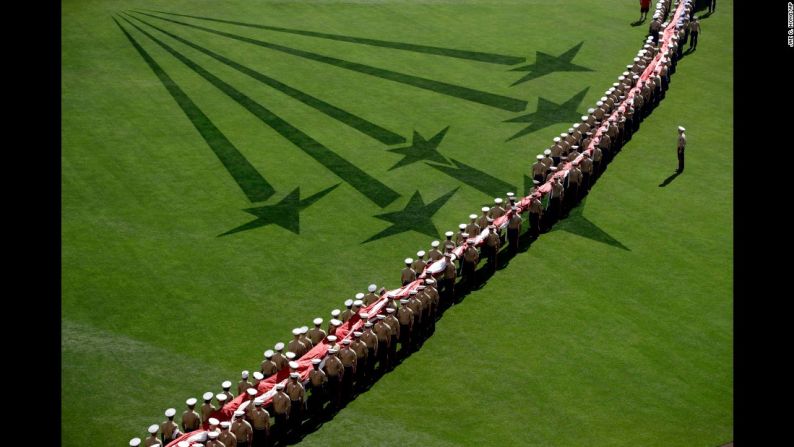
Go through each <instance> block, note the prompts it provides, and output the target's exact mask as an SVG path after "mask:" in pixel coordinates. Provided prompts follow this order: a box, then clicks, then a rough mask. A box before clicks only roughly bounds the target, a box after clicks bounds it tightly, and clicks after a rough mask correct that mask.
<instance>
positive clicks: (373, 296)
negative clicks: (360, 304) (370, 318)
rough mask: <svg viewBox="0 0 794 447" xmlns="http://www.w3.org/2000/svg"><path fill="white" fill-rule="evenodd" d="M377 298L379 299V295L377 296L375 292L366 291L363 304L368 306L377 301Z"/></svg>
mask: <svg viewBox="0 0 794 447" xmlns="http://www.w3.org/2000/svg"><path fill="white" fill-rule="evenodd" d="M379 299H380V297H379V296H378V295H377V294H376V293H375V292H369V293H368V294H367V295H366V296H365V297H364V305H365V306H369V305H370V304H372V303H374V302H376V301H378V300H379Z"/></svg>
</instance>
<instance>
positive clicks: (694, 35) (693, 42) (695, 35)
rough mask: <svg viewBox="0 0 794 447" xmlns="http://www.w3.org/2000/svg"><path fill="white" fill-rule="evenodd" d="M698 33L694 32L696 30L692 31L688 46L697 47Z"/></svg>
mask: <svg viewBox="0 0 794 447" xmlns="http://www.w3.org/2000/svg"><path fill="white" fill-rule="evenodd" d="M698 34H700V33H696V32H693V33H692V40H690V41H689V48H697V47H698Z"/></svg>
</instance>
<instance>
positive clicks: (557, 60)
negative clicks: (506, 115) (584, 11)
mask: <svg viewBox="0 0 794 447" xmlns="http://www.w3.org/2000/svg"><path fill="white" fill-rule="evenodd" d="M583 44H584V42H579V43H578V44H577V45H575V46H574V47H573V48H571V49H570V50H568V51H566V52H564V53H562V54H561V55H559V56H552V55H551V54H546V53H544V52H542V51H536V52H535V62H534V63H532V64H529V65H524V66H523V67H517V68H513V69H512V70H510V71H528V72H529V73H527V74H526V75H524V77H522V78H521V79H519V80H518V81H516V82H514V83H513V84H512V85H511V87H512V86H514V85H518V84H521V83H522V82H527V81H530V80H532V79H537V78H539V77H541V76H544V75H547V74H549V73H554V72H555V71H593V70H591V69H589V68H587V67H582V66H581V65H576V64H572V63H571V61H572V60H573V58H574V57H575V56H576V53H578V52H579V49H580V48H582V45H583Z"/></svg>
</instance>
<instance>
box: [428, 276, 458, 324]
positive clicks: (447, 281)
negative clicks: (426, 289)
mask: <svg viewBox="0 0 794 447" xmlns="http://www.w3.org/2000/svg"><path fill="white" fill-rule="evenodd" d="M441 285H443V286H444V292H443V295H441V296H443V297H446V298H444V301H446V302H447V305H449V303H451V302H452V300H453V299H455V278H444V279H442V280H441ZM420 326H421V325H420Z"/></svg>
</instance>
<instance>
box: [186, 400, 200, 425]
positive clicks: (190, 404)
mask: <svg viewBox="0 0 794 447" xmlns="http://www.w3.org/2000/svg"><path fill="white" fill-rule="evenodd" d="M197 402H198V401H197V400H196V398H195V397H191V398H190V399H188V400H186V401H185V405H187V410H185V412H184V413H182V431H183V432H185V433H189V432H191V431H194V430H198V428H199V427H200V426H201V416H200V415H199V414H198V413H197V412H196V410H195V409H194V408H195V406H196V403H197Z"/></svg>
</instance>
